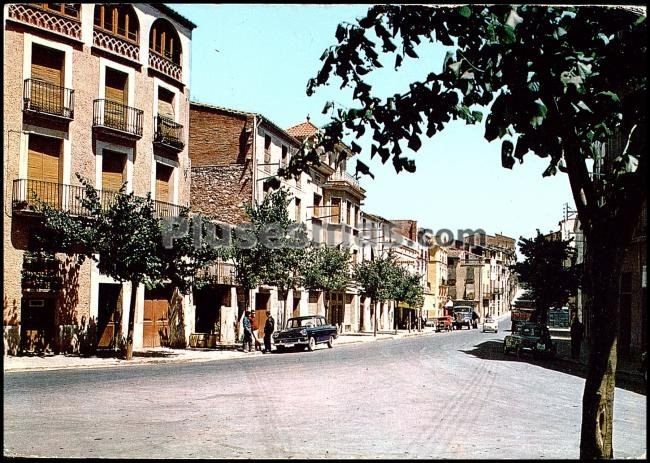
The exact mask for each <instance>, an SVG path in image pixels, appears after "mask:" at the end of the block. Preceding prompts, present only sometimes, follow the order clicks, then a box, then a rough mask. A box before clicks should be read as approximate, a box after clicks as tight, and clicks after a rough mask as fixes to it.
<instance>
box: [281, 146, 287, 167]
mask: <svg viewBox="0 0 650 463" xmlns="http://www.w3.org/2000/svg"><path fill="white" fill-rule="evenodd" d="M288 164H289V149H288V148H287V147H286V146H284V145H282V160H281V161H280V166H282V167H286V166H287V165H288Z"/></svg>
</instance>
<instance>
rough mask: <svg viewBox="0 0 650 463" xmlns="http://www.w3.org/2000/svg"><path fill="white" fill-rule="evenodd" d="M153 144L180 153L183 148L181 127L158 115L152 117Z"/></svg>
mask: <svg viewBox="0 0 650 463" xmlns="http://www.w3.org/2000/svg"><path fill="white" fill-rule="evenodd" d="M154 127H155V132H154V138H153V142H154V143H156V144H160V145H163V146H166V147H169V148H173V149H175V150H178V151H181V150H182V149H183V148H184V147H185V142H184V138H183V126H182V125H181V124H179V123H177V122H175V121H174V120H173V119H171V118H169V117H165V116H161V115H160V114H158V117H154Z"/></svg>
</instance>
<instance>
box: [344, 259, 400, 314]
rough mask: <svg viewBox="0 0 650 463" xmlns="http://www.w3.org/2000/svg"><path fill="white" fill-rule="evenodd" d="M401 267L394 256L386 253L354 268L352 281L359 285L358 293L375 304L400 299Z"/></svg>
mask: <svg viewBox="0 0 650 463" xmlns="http://www.w3.org/2000/svg"><path fill="white" fill-rule="evenodd" d="M402 277H403V275H402V273H401V267H400V266H399V264H398V263H397V260H396V258H395V255H394V254H392V253H390V252H389V253H388V254H387V255H385V256H377V257H375V258H374V259H372V260H365V261H363V262H361V263H360V264H358V265H356V266H355V268H354V280H355V281H356V282H357V284H358V285H359V291H360V292H361V294H363V295H364V296H366V297H369V298H371V299H372V300H373V301H376V302H386V301H390V300H393V299H398V298H397V296H400V297H401V295H402V294H401V293H400V288H399V286H400V284H401V283H402V282H403V281H402Z"/></svg>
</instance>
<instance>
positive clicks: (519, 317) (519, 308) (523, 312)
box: [510, 299, 535, 333]
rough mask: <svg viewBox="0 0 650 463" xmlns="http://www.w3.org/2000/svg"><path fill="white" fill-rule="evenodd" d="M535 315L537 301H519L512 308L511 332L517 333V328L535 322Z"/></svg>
mask: <svg viewBox="0 0 650 463" xmlns="http://www.w3.org/2000/svg"><path fill="white" fill-rule="evenodd" d="M534 314H535V301H533V300H530V299H517V300H516V301H514V303H513V304H512V306H511V307H510V322H511V327H510V331H511V332H513V333H515V332H517V327H518V326H519V325H521V324H522V323H526V322H529V321H531V320H533V318H534V317H533V315H534Z"/></svg>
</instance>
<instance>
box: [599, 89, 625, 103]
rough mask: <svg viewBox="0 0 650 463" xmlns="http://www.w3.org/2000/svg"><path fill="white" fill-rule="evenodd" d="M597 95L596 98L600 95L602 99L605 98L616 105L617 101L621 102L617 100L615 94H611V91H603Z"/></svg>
mask: <svg viewBox="0 0 650 463" xmlns="http://www.w3.org/2000/svg"><path fill="white" fill-rule="evenodd" d="M597 95H598V96H601V95H602V96H604V97H607V98H609V99H610V100H612V101H613V102H614V103H618V102H619V101H621V100H620V99H619V98H618V95H617V94H616V93H614V92H611V91H609V90H607V91H605V92H599V93H598V94H597Z"/></svg>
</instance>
